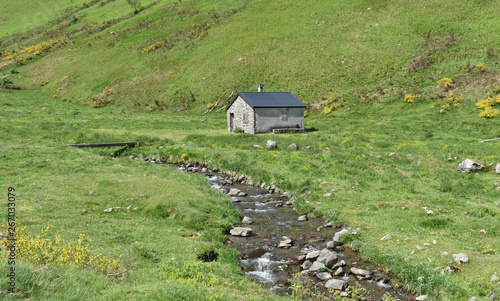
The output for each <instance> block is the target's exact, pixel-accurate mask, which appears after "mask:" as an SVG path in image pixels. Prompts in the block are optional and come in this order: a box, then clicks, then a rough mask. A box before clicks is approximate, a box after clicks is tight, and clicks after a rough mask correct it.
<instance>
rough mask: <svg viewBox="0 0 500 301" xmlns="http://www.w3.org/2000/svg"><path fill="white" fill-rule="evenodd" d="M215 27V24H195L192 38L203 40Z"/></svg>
mask: <svg viewBox="0 0 500 301" xmlns="http://www.w3.org/2000/svg"><path fill="white" fill-rule="evenodd" d="M213 25H215V22H212V23H210V22H207V23H203V24H200V25H196V24H193V32H191V34H190V37H191V38H197V39H203V38H204V37H206V36H207V31H208V30H209V29H210V27H212V26H213Z"/></svg>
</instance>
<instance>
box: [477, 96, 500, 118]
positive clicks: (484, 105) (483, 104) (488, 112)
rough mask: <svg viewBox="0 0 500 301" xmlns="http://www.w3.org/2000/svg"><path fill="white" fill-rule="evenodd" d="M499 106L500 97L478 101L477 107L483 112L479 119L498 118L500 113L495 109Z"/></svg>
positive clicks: (480, 113)
mask: <svg viewBox="0 0 500 301" xmlns="http://www.w3.org/2000/svg"><path fill="white" fill-rule="evenodd" d="M497 104H500V95H498V96H490V97H488V98H485V99H480V100H478V102H477V103H476V107H477V108H478V109H481V110H482V111H481V112H479V117H481V118H485V119H486V118H493V117H495V116H497V115H498V113H499V111H498V110H497V109H495V108H494V107H495V106H496V105H497Z"/></svg>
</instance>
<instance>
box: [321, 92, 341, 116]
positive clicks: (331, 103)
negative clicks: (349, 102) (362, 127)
mask: <svg viewBox="0 0 500 301" xmlns="http://www.w3.org/2000/svg"><path fill="white" fill-rule="evenodd" d="M343 106H344V103H343V102H342V97H341V96H330V98H328V100H327V104H326V106H325V107H324V108H323V114H330V113H331V112H332V111H334V110H336V109H338V108H340V107H343Z"/></svg>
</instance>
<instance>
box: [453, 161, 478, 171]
mask: <svg viewBox="0 0 500 301" xmlns="http://www.w3.org/2000/svg"><path fill="white" fill-rule="evenodd" d="M457 169H458V171H460V172H474V171H480V170H483V169H484V166H483V165H481V164H480V163H478V162H476V161H474V160H471V159H465V160H464V161H463V162H462V163H460V164H459V165H458V168H457Z"/></svg>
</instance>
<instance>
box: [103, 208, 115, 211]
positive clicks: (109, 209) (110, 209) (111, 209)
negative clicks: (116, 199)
mask: <svg viewBox="0 0 500 301" xmlns="http://www.w3.org/2000/svg"><path fill="white" fill-rule="evenodd" d="M112 211H113V208H108V209H104V212H112Z"/></svg>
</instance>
